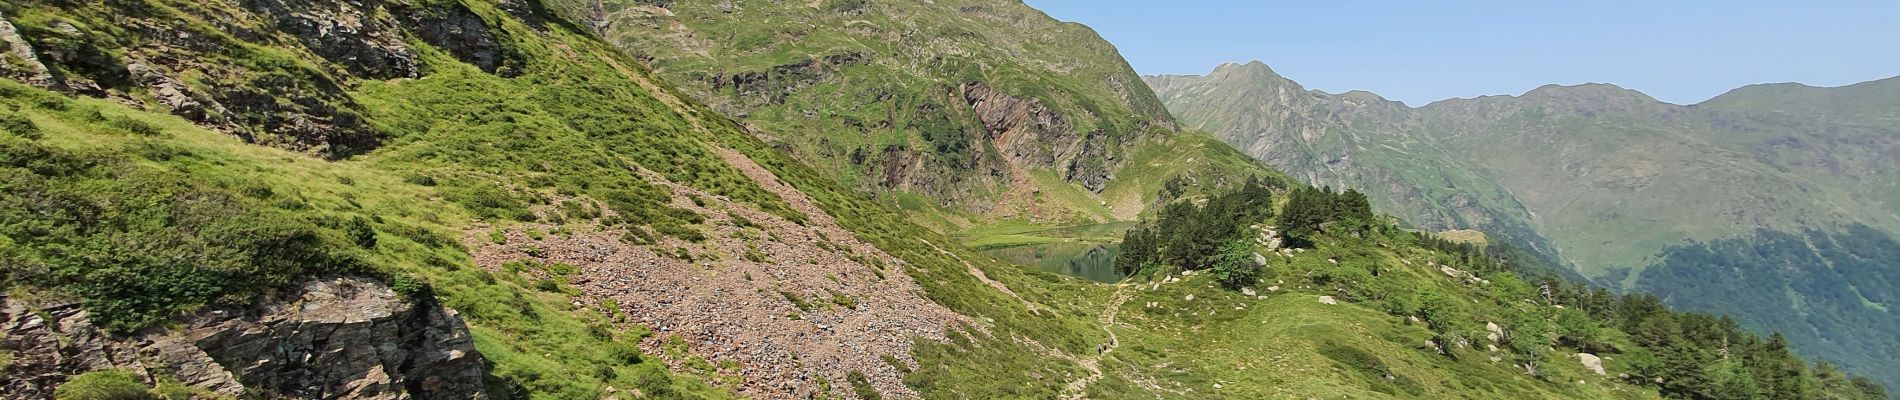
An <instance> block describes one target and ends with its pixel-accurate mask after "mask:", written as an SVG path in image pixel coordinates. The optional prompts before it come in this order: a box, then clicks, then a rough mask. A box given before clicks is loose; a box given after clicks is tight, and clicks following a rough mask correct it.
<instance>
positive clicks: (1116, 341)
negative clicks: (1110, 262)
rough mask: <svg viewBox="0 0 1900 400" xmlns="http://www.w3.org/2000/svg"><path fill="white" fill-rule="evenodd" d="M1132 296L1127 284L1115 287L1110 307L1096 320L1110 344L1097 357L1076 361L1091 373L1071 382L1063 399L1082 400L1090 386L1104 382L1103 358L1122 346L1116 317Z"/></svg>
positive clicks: (1102, 348) (1109, 301)
mask: <svg viewBox="0 0 1900 400" xmlns="http://www.w3.org/2000/svg"><path fill="white" fill-rule="evenodd" d="M1130 296H1131V295H1130V294H1129V293H1128V285H1127V284H1116V285H1115V295H1114V296H1112V297H1110V298H1109V300H1108V305H1107V306H1105V307H1104V308H1103V309H1102V315H1101V316H1099V317H1096V319H1095V321H1096V323H1098V324H1100V325H1101V326H1102V332H1106V333H1108V343H1106V344H1103V345H1102V347H1101V348H1100V350H1099V351H1096V352H1095V355H1093V356H1087V357H1080V358H1079V359H1077V360H1075V361H1076V363H1077V364H1081V365H1082V368H1083V369H1087V370H1088V371H1089V375H1088V376H1085V377H1082V378H1079V379H1076V380H1075V381H1072V382H1069V385H1068V386H1067V387H1065V388H1063V390H1062V398H1064V399H1081V398H1083V397H1084V396H1085V395H1086V390H1088V387H1089V385H1093V384H1095V382H1096V381H1099V380H1102V367H1101V363H1102V357H1104V356H1107V355H1108V353H1111V352H1114V351H1115V349H1116V348H1119V347H1121V345H1122V342H1121V339H1120V338H1117V337H1116V336H1115V329H1114V326H1115V315H1116V314H1120V313H1121V309H1122V303H1127V302H1128V298H1129V297H1130Z"/></svg>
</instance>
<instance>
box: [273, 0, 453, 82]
mask: <svg viewBox="0 0 1900 400" xmlns="http://www.w3.org/2000/svg"><path fill="white" fill-rule="evenodd" d="M380 3H381V2H380V1H374V0H371V1H367V2H354V1H350V2H345V1H287V0H245V1H244V2H243V5H244V8H246V9H249V10H251V12H253V13H256V14H257V15H259V16H262V17H265V18H268V19H269V20H270V21H271V25H272V27H273V28H276V30H278V31H282V32H283V33H286V34H289V35H290V37H291V38H294V39H296V40H297V41H298V42H300V43H302V44H303V47H304V48H306V49H310V52H312V53H316V54H317V56H319V57H323V58H324V59H325V60H329V61H330V62H332V63H336V64H337V65H339V66H342V67H344V68H345V69H347V70H349V71H350V73H351V74H352V75H357V76H361V77H365V78H371V79H390V78H414V77H416V76H417V75H418V74H419V73H420V70H421V67H420V65H421V64H420V63H419V62H418V61H417V60H416V59H417V58H418V56H417V55H416V52H415V51H414V50H410V49H409V47H408V46H407V45H405V44H404V43H403V36H402V31H401V29H400V28H398V27H397V26H396V24H395V21H393V20H392V19H390V18H389V17H388V16H387V14H382V15H379V14H381V13H377V12H376V11H377V10H376V8H378V7H376V6H379V5H380Z"/></svg>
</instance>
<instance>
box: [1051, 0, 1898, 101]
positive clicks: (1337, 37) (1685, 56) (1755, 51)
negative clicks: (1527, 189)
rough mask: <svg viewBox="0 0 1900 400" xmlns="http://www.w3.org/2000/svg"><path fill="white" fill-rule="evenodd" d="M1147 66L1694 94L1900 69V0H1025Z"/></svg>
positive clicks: (1369, 83) (1390, 82) (1459, 85)
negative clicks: (1255, 65) (1257, 67)
mask: <svg viewBox="0 0 1900 400" xmlns="http://www.w3.org/2000/svg"><path fill="white" fill-rule="evenodd" d="M1027 2H1028V3H1029V4H1030V5H1032V6H1035V7H1036V8H1040V9H1042V10H1043V11H1046V12H1048V13H1049V14H1050V15H1051V16H1054V17H1056V18H1057V19H1061V20H1064V21H1074V22H1081V23H1084V24H1088V25H1089V26H1090V27H1093V28H1095V30H1096V31H1098V32H1101V34H1102V36H1103V37H1106V38H1108V40H1109V41H1110V42H1113V43H1114V44H1115V46H1116V47H1118V48H1119V49H1121V52H1122V55H1123V56H1125V57H1127V58H1128V61H1129V62H1130V63H1132V64H1134V66H1135V70H1136V71H1139V72H1141V73H1142V74H1205V73H1207V71H1209V70H1211V69H1213V67H1214V66H1215V65H1219V64H1220V63H1223V62H1244V61H1250V60H1259V61H1262V62H1265V63H1267V65H1269V66H1272V67H1273V69H1274V71H1277V72H1279V73H1280V75H1283V76H1286V77H1288V78H1291V79H1293V80H1295V81H1298V82H1300V83H1301V84H1302V85H1305V86H1306V87H1307V88H1310V89H1321V90H1325V91H1328V92H1333V93H1339V92H1344V91H1347V90H1353V89H1363V90H1368V91H1372V92H1374V93H1378V94H1380V95H1383V96H1385V97H1386V98H1389V99H1393V100H1400V101H1404V102H1406V103H1407V104H1411V105H1413V106H1420V105H1424V104H1426V103H1430V102H1432V101H1436V100H1441V99H1445V98H1451V97H1473V96H1480V95H1489V94H1512V95H1515V94H1522V93H1523V92H1525V91H1528V90H1530V89H1532V88H1535V87H1537V86H1541V85H1543V84H1547V83H1558V84H1577V83H1585V82H1599V83H1611V84H1615V85H1618V86H1623V87H1626V88H1630V89H1636V90H1640V91H1643V92H1644V93H1648V94H1649V95H1650V96H1653V97H1655V98H1657V99H1659V100H1662V101H1667V102H1671V103H1677V104H1690V103H1696V102H1700V101H1703V100H1707V99H1708V98H1710V97H1714V96H1715V95H1718V94H1722V93H1723V92H1726V91H1728V90H1729V89H1733V88H1736V87H1739V86H1742V85H1747V84H1752V83H1772V82H1801V83H1805V84H1809V85H1815V86H1840V85H1846V84H1852V83H1856V82H1863V81H1869V80H1875V79H1881V78H1886V77H1892V76H1896V75H1900V0H1873V1H1836V0H1827V1H1798V0H1797V1H1755V0H1733V1H1676V0H1649V1H1621V0H1617V1H1601V0H1587V1H1561V2H1559V1H1536V0H1515V1H1409V0H1395V1H1368V0H1310V1H1245V0H1181V1H1166V2H1155V1H1142V2H1133V1H1102V0H1027Z"/></svg>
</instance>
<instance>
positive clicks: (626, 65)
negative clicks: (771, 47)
mask: <svg viewBox="0 0 1900 400" xmlns="http://www.w3.org/2000/svg"><path fill="white" fill-rule="evenodd" d="M533 5H534V4H533V3H522V2H512V1H504V2H499V3H496V2H484V1H468V2H460V1H446V2H389V3H382V2H372V3H356V2H333V3H314V4H312V3H305V4H298V5H295V6H292V5H288V4H282V3H274V2H236V1H230V2H197V1H151V2H138V1H133V2H113V3H109V4H92V3H85V4H75V3H66V2H25V3H7V4H4V5H0V16H4V17H5V20H6V22H7V24H6V28H8V29H0V32H5V33H8V35H6V36H5V37H0V39H4V41H6V42H7V43H6V44H7V45H8V47H9V48H10V49H12V50H13V51H12V52H11V53H10V54H12V55H10V56H9V57H8V58H6V62H7V64H6V71H7V74H8V76H10V77H19V78H15V79H8V80H5V81H0V85H3V86H0V89H4V90H3V91H0V94H3V96H0V98H3V99H4V104H5V105H4V107H3V109H0V112H3V113H0V117H3V119H0V120H3V121H5V125H4V129H5V131H6V134H5V135H0V138H4V140H5V141H4V143H0V144H3V145H4V149H5V154H8V156H6V157H0V159H4V160H5V161H4V164H0V165H4V167H5V168H4V171H5V173H6V175H5V176H6V177H7V178H6V179H5V180H4V182H5V185H6V187H7V188H8V189H7V190H6V191H5V195H4V196H3V197H0V201H4V204H7V205H8V206H7V207H5V208H4V209H5V210H6V212H5V213H4V214H0V227H3V228H0V229H3V230H0V238H5V239H4V240H0V260H4V261H5V268H4V271H0V272H4V275H0V278H3V279H0V283H4V284H5V286H6V287H7V288H8V299H7V301H8V304H9V306H8V311H7V314H8V316H7V317H8V321H9V322H12V321H15V320H14V319H13V317H14V316H16V315H15V314H16V313H15V312H14V311H13V310H15V308H14V307H15V306H16V305H17V306H20V307H25V308H26V309H28V310H34V309H42V310H50V311H49V312H51V313H52V315H60V316H64V315H67V313H69V311H70V310H71V308H70V307H68V306H66V304H71V303H77V304H78V307H80V309H81V310H82V311H83V312H84V313H85V315H86V316H87V317H89V318H84V319H71V318H68V319H63V320H62V321H90V324H91V325H93V326H94V328H96V329H98V330H101V331H106V332H109V333H110V334H112V335H133V334H136V335H159V336H162V337H176V335H180V334H191V335H195V334H196V331H191V332H179V331H176V330H175V329H180V328H181V327H180V326H178V325H177V324H174V323H173V322H172V321H177V320H179V319H184V318H187V317H190V315H193V314H195V313H199V312H200V311H203V312H213V313H224V312H229V311H220V310H236V311H239V312H246V311H244V310H254V309H260V308H261V307H262V305H261V304H263V303H262V302H260V301H254V300H253V299H260V300H262V299H264V298H275V297H274V296H275V295H277V294H280V293H284V292H286V291H289V290H290V289H293V288H295V287H296V285H297V284H298V283H299V282H303V281H305V280H310V279H314V278H318V277H323V276H330V275H337V274H341V275H349V276H362V277H366V278H364V279H369V280H372V281H378V282H382V283H384V284H388V285H390V286H391V287H393V288H394V289H393V290H395V291H396V292H399V293H402V294H404V296H412V297H409V298H412V299H415V300H416V301H420V302H424V303H430V302H435V303H438V304H440V305H442V306H446V307H447V308H449V309H452V310H455V312H459V313H460V315H461V316H462V318H464V319H465V320H466V321H467V327H466V329H467V330H468V333H469V336H471V337H472V338H465V339H472V342H473V350H475V351H478V352H479V355H480V356H481V358H480V359H485V360H487V363H486V364H485V365H486V367H484V368H482V370H480V371H476V374H475V375H474V376H476V377H477V379H478V381H475V382H469V381H468V380H467V379H466V377H464V378H460V380H457V381H454V382H451V384H454V385H464V386H462V387H466V385H473V386H474V387H480V388H484V389H485V392H486V394H487V395H488V396H490V397H504V398H505V397H527V398H602V397H616V396H631V397H666V398H678V397H690V398H723V397H731V396H734V395H744V396H749V397H764V398H781V397H797V396H807V395H817V394H828V395H838V396H852V395H853V393H872V392H877V393H884V394H886V395H891V396H899V395H905V394H917V393H920V392H921V393H949V392H951V391H953V390H954V391H955V392H956V393H972V394H971V395H972V396H978V397H992V396H988V395H983V393H1003V392H1011V393H1018V394H1019V395H1022V396H1030V397H1047V396H1046V395H1037V393H1042V394H1051V393H1055V392H1057V391H1060V390H1063V387H1064V385H1066V384H1067V382H1068V380H1067V379H1068V377H1070V376H1074V375H1077V374H1078V372H1077V371H1078V370H1079V369H1078V366H1077V364H1076V363H1075V362H1073V361H1071V360H1070V359H1069V358H1064V357H1061V356H1062V355H1066V354H1084V353H1085V352H1086V351H1087V350H1088V349H1090V348H1092V347H1093V346H1094V345H1095V344H1096V343H1099V342H1100V341H1101V340H1102V338H1103V337H1104V334H1103V333H1102V332H1101V330H1100V329H1099V328H1098V327H1097V326H1096V325H1095V324H1094V323H1093V321H1094V319H1093V315H1092V313H1091V312H1090V310H1095V309H1098V307H1096V306H1095V303H1097V302H1099V301H1101V300H1099V299H1097V298H1096V297H1094V296H1090V294H1092V293H1097V292H1100V291H1103V290H1104V289H1102V288H1098V287H1093V286H1088V285H1084V284H1081V283H1080V282H1077V281H1074V280H1064V279H1056V278H1054V277H1051V276H1046V275H1040V274H1031V273H1027V272H1024V271H1022V270H1020V269H1017V268H1016V267H1013V266H1007V265H1004V264H1000V263H997V262H994V261H991V260H988V259H987V258H983V257H979V256H976V255H974V253H967V252H965V251H964V250H961V249H960V248H957V247H955V246H944V247H939V245H938V244H939V243H949V242H950V241H949V240H947V239H942V238H939V237H936V236H934V235H933V234H931V233H930V232H928V231H925V230H923V229H920V228H916V227H915V226H913V225H910V224H907V223H905V222H903V221H900V220H897V219H895V218H893V217H892V216H893V215H897V214H898V213H895V212H892V211H891V210H889V209H887V208H883V207H882V206H880V205H877V204H873V203H869V202H866V201H865V200H864V199H863V197H862V196H860V195H858V194H857V192H855V191H853V190H848V189H845V188H843V187H842V186H838V185H837V184H836V183H835V181H834V180H832V179H830V178H829V175H827V174H820V173H817V172H814V171H813V170H810V169H807V168H805V167H803V166H801V165H800V164H798V163H797V162H795V161H792V160H791V159H789V158H786V157H785V156H783V155H781V153H779V152H778V151H775V150H774V149H773V148H771V147H769V146H768V145H766V144H765V143H763V142H760V141H758V140H756V139H754V138H753V137H752V136H750V135H748V134H746V133H744V132H742V131H741V129H742V128H741V127H740V126H739V125H737V124H734V123H732V122H731V121H728V120H726V119H724V118H723V117H719V116H718V115H717V114H715V113H714V112H713V111H711V110H709V109H706V108H704V107H702V106H698V105H695V104H694V103H692V102H690V101H688V100H683V98H685V97H684V95H682V94H679V93H677V92H674V91H672V90H671V89H667V88H666V87H665V86H664V85H660V84H656V83H654V79H652V77H650V76H649V75H647V73H646V72H644V71H643V70H641V69H640V68H639V66H638V64H637V63H635V62H634V61H633V59H632V58H630V57H626V56H624V55H622V54H621V53H620V52H618V51H617V50H615V49H613V48H611V47H609V46H607V45H605V44H603V43H600V42H598V41H596V40H595V39H594V38H592V37H590V36H588V33H586V32H584V31H576V30H573V29H571V28H570V25H568V24H565V23H563V22H561V20H560V19H558V17H557V16H554V15H551V14H547V13H545V12H544V11H543V10H539V9H537V8H536V7H534V6H533ZM336 21H344V22H346V23H344V24H342V25H331V23H332V22H336ZM227 32H229V33H227ZM16 79H17V80H16ZM55 93H59V94H55ZM167 114H169V115H167ZM1240 159H1243V160H1244V157H1240ZM966 259H967V260H969V261H964V260H966ZM311 304H313V305H314V304H315V303H311ZM713 310H716V311H713ZM17 314H18V316H21V318H23V319H20V321H27V323H28V324H29V327H30V324H31V323H32V322H31V321H33V319H31V318H30V317H26V316H27V315H39V314H38V312H31V313H17ZM219 315H223V314H219ZM389 326H390V328H389V329H395V330H397V331H401V330H402V329H404V328H401V327H402V326H403V325H396V324H392V325H389ZM761 327H769V328H770V329H760V328H761ZM82 328H84V327H83V326H68V327H62V328H60V329H61V330H62V331H64V332H79V331H78V330H76V329H82ZM18 332H28V333H32V332H31V331H14V332H11V333H10V334H9V336H7V337H6V338H4V339H0V349H4V350H6V351H5V352H3V353H0V356H4V357H0V360H5V362H0V368H6V369H9V373H8V374H7V375H6V376H7V382H5V384H4V385H0V387H4V388H5V389H0V390H7V392H5V393H7V394H6V395H5V397H15V396H20V397H28V398H40V397H48V396H50V395H51V393H50V392H48V391H47V390H50V389H51V388H52V387H53V386H55V385H63V384H62V383H61V382H63V381H66V380H68V379H72V378H74V375H76V374H79V373H81V372H85V371H89V370H103V369H111V368H121V369H128V370H133V371H135V372H136V373H135V374H134V375H132V376H133V378H132V379H134V381H135V382H134V383H133V384H135V385H149V384H154V383H156V384H160V385H161V386H164V385H174V383H173V382H183V383H185V384H194V383H197V382H198V381H197V380H193V379H190V378H192V377H191V376H172V375H171V373H172V372H179V371H175V370H171V369H168V368H138V367H139V366H138V365H130V364H120V363H118V362H117V361H114V362H110V363H106V362H88V363H84V364H78V365H73V364H60V365H41V364H36V363H38V362H42V361H45V362H69V361H71V360H85V359H84V358H50V359H48V358H39V357H37V356H32V355H33V354H38V353H37V351H39V350H41V348H39V347H36V346H38V345H39V344H38V343H40V342H36V341H29V340H32V339H33V338H43V337H42V336H39V335H37V334H36V335H33V336H24V335H19V334H17V333H18ZM378 332H383V331H378ZM385 333H387V332H385ZM109 337H110V338H113V339H112V340H126V341H131V342H129V343H132V344H134V345H136V344H137V343H138V342H136V340H137V337H136V336H109ZM292 337H293V338H295V337H304V336H292ZM397 337H398V336H394V335H392V336H389V337H388V338H389V339H390V340H396V339H397ZM952 339H956V340H952ZM58 343H62V344H63V345H65V344H69V343H68V342H64V341H58ZM86 343H91V342H86ZM218 343H221V342H207V341H194V342H191V343H189V345H190V347H197V348H200V349H203V350H204V351H205V352H207V353H210V354H211V355H212V358H213V359H214V360H213V361H216V363H214V364H212V365H217V364H222V365H225V366H227V367H234V366H237V365H246V364H245V363H246V361H245V360H237V359H224V360H220V359H216V358H217V357H218V355H219V354H225V353H223V352H221V351H223V350H224V349H218V348H217V347H218V346H221V345H219V344H218ZM82 344H84V343H70V345H72V346H80V345H82ZM106 347H107V348H116V347H111V346H106ZM303 348H305V347H289V349H303ZM317 349H322V347H321V346H320V345H319V346H318V347H316V348H314V349H311V350H310V351H315V350H317ZM29 350H31V351H32V352H29ZM61 351H82V350H81V348H79V347H75V348H72V349H63V350H61ZM287 351H288V350H287ZM294 351H297V352H302V351H304V350H294ZM466 353H467V352H463V353H462V354H466ZM16 354H19V355H21V357H18V358H16V357H14V355H16ZM298 354H303V353H291V354H286V355H285V356H284V357H282V359H284V360H298V359H301V358H299V357H298ZM445 354H446V353H445ZM971 354H980V355H981V356H971ZM106 359H108V358H98V359H93V360H95V361H97V360H106ZM109 359H110V360H123V359H121V358H109ZM60 360H67V361H60ZM352 360H356V359H352ZM372 360H373V359H372ZM351 362H352V363H351V364H348V365H350V366H352V367H356V366H360V367H362V368H371V365H367V364H360V363H355V362H356V361H351ZM392 363H393V362H392ZM293 365H297V364H293ZM324 365H329V364H324ZM308 366H310V367H312V368H313V369H315V370H316V371H320V372H322V373H326V375H322V376H321V377H317V378H311V377H296V376H292V377H290V378H285V379H327V378H342V377H349V378H351V379H356V378H357V376H354V375H348V373H349V372H348V371H346V370H330V369H327V368H328V367H322V366H317V365H308ZM397 366H398V365H396V364H390V365H387V366H385V367H387V368H390V369H389V370H386V371H384V372H386V373H388V374H392V375H394V374H399V373H403V372H406V371H408V370H407V368H408V366H407V364H403V365H402V368H403V369H401V370H396V369H394V368H395V367H397ZM41 367H44V368H45V369H44V370H49V371H56V372H55V373H51V374H49V375H45V376H38V375H35V376H34V378H35V379H36V380H35V381H33V383H32V385H31V386H23V384H22V383H21V382H20V381H15V379H25V378H27V376H26V375H15V374H13V373H11V371H12V369H14V368H20V370H21V371H26V370H29V368H30V370H34V371H40V370H42V369H40V368H41ZM918 368H927V369H929V371H930V372H929V373H928V374H927V376H928V377H929V379H930V381H917V378H915V377H911V376H909V374H908V372H909V371H913V370H915V369H918ZM990 368H1004V369H1007V370H1011V371H1022V372H1027V373H1028V374H1030V375H1018V376H1005V377H998V376H994V374H993V373H991V372H990V370H989V369H990ZM214 371H215V369H214ZM330 373H334V374H330ZM100 374H103V375H97V376H100V377H103V378H99V379H102V380H105V381H114V380H115V379H116V380H124V379H126V378H124V374H113V373H108V372H100ZM80 376H94V375H80ZM398 376H400V375H398ZM918 376H923V375H918ZM42 378H43V379H42ZM236 378H237V379H236V380H237V381H239V383H241V384H242V385H243V387H237V388H234V387H231V386H224V387H220V388H216V389H218V390H220V391H224V390H237V391H252V392H257V393H262V394H266V395H283V396H302V395H313V394H310V393H306V392H295V391H290V390H304V388H306V387H321V388H323V389H321V390H323V391H326V392H329V391H330V390H331V389H330V388H331V386H300V385H297V384H292V385H286V386H278V385H277V384H276V383H275V382H276V381H259V380H257V379H271V375H261V374H248V373H246V374H243V375H240V376H237V377H236ZM227 380H228V379H227ZM81 381H82V382H87V383H74V385H92V384H93V383H90V382H93V380H92V378H87V379H85V380H81ZM292 382H305V383H308V384H310V385H319V384H322V385H329V384H330V383H325V382H322V381H316V380H306V381H294V380H293V381H292ZM394 382H399V381H394V380H391V381H386V382H383V383H381V384H380V385H381V386H378V385H379V384H378V383H377V382H376V381H361V382H350V381H345V382H338V383H336V384H337V385H338V386H336V387H344V386H342V385H343V384H350V385H371V387H377V388H380V389H377V390H380V391H382V392H380V393H381V394H380V395H379V396H390V397H394V396H400V395H402V393H403V392H406V393H408V395H411V396H423V395H425V394H426V393H423V392H421V390H422V389H418V388H417V387H414V386H404V387H400V388H391V387H389V386H388V385H390V384H393V383H394ZM416 382H418V383H417V384H423V383H422V381H420V380H418V381H416ZM431 385H432V384H431ZM60 387H64V386H60ZM351 387H354V386H351ZM286 388H288V389H286ZM20 390H30V391H20ZM74 390H78V389H74ZM225 393H227V394H228V393H235V392H229V391H226V392H225Z"/></svg>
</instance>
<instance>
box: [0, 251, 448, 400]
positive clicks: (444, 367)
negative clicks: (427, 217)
mask: <svg viewBox="0 0 1900 400" xmlns="http://www.w3.org/2000/svg"><path fill="white" fill-rule="evenodd" d="M262 303H263V304H262V305H261V306H259V307H255V308H252V309H247V310H214V311H206V312H202V313H199V314H198V315H195V316H192V317H190V318H188V319H187V320H186V321H185V323H184V324H183V325H182V327H179V328H176V329H169V330H167V329H153V330H149V331H146V332H140V333H137V334H130V335H120V334H110V333H107V332H104V331H101V330H99V329H97V328H95V327H93V326H92V325H91V324H90V323H89V322H88V320H87V318H86V313H85V311H82V310H80V309H79V307H78V306H77V305H76V304H56V305H46V306H42V305H35V304H29V303H28V302H26V301H16V300H12V299H6V298H0V332H4V333H5V336H4V337H0V350H4V351H6V352H8V353H9V354H11V355H12V356H13V363H12V365H11V366H8V367H7V374H6V376H5V378H0V397H4V398H51V397H52V395H53V390H54V389H55V388H57V387H58V385H59V384H60V383H62V382H64V381H65V380H66V379H67V378H70V377H72V376H74V375H78V374H80V373H84V372H86V371H93V370H101V369H122V370H127V371H131V372H133V373H135V374H136V375H138V376H141V377H144V378H145V379H146V380H148V381H155V380H157V379H158V378H159V377H168V378H171V379H176V380H178V381H179V382H181V383H184V384H187V385H191V386H194V387H199V388H204V389H207V390H209V391H212V392H215V393H219V394H224V395H232V396H236V395H243V394H263V395H266V396H270V397H289V398H352V399H401V398H425V399H469V398H486V394H484V393H483V391H482V390H483V388H482V376H483V368H484V367H483V363H482V357H481V354H479V353H476V352H475V348H474V342H473V341H472V340H471V339H470V337H469V335H468V330H467V328H466V327H465V326H464V325H463V323H462V320H461V317H459V316H458V315H457V314H456V313H455V312H454V311H453V310H449V309H446V308H442V307H440V306H435V305H426V304H417V303H414V302H410V301H406V300H404V299H402V298H401V297H400V296H398V295H397V294H396V293H395V292H394V291H392V290H390V289H389V288H388V287H387V286H384V285H383V284H381V283H378V282H376V281H371V280H366V279H361V278H331V279H323V280H313V281H310V282H307V283H305V284H304V285H303V287H301V288H299V289H298V290H296V291H294V292H293V293H288V294H286V295H284V296H281V297H278V298H272V299H264V300H263V301H262Z"/></svg>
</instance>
